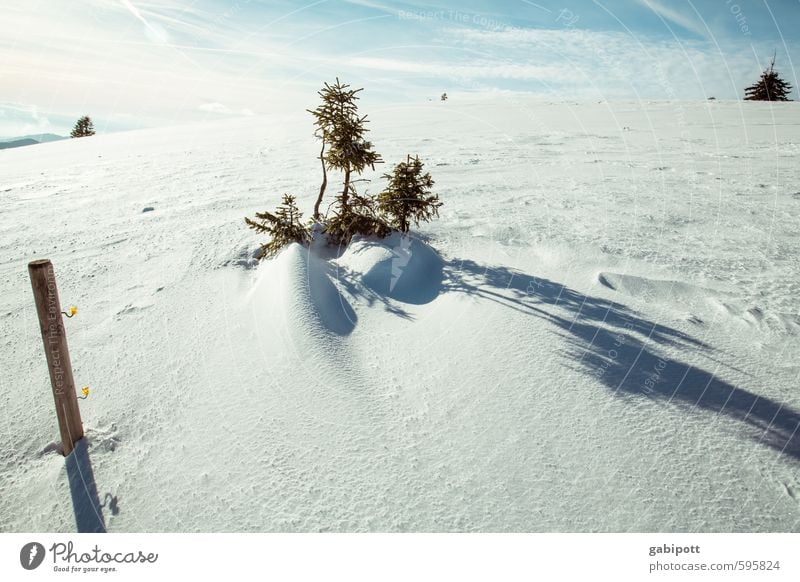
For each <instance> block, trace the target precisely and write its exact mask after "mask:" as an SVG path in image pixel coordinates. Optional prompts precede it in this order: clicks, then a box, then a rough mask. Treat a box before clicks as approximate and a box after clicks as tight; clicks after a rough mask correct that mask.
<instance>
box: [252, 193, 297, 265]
mask: <svg viewBox="0 0 800 582" xmlns="http://www.w3.org/2000/svg"><path fill="white" fill-rule="evenodd" d="M302 217H303V215H302V213H301V212H300V211H299V210H298V209H297V204H295V198H294V196H290V195H289V194H284V195H283V202H282V203H281V205H280V206H278V209H277V210H276V211H275V213H274V214H273V213H271V212H258V213H256V219H257V220H258V221H255V220H250V219H249V218H245V219H244V221H245V222H246V223H247V225H248V226H249V227H250V228H252V229H253V230H255V231H256V232H259V233H264V234H268V235H270V237H272V238H271V240H270V241H269V242H267V243H265V244H263V245H261V250H262V253H261V257H260V258H262V259H266V258H269V257H274V256H275V255H276V254H278V252H279V251H280V250H281V249H282V248H283V247H285V246H286V245H288V244H291V243H294V242H296V243H300V244H301V245H307V244H308V243H309V242H310V240H311V233H310V232H309V230H308V228H307V227H306V226H305V225H304V224H303V223H302V222H301V218H302Z"/></svg>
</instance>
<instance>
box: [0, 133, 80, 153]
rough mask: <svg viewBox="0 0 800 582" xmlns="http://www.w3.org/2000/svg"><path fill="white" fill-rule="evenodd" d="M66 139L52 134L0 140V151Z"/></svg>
mask: <svg viewBox="0 0 800 582" xmlns="http://www.w3.org/2000/svg"><path fill="white" fill-rule="evenodd" d="M61 139H67V138H66V137H65V136H63V135H56V134H54V133H38V134H36V135H23V136H20V137H8V138H0V150H5V149H9V148H19V147H22V146H27V145H34V144H37V143H45V142H48V141H58V140H61Z"/></svg>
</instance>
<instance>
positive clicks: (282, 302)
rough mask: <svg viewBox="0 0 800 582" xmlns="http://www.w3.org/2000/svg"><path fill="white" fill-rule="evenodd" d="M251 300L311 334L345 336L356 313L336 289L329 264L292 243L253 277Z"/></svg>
mask: <svg viewBox="0 0 800 582" xmlns="http://www.w3.org/2000/svg"><path fill="white" fill-rule="evenodd" d="M251 300H252V301H253V302H254V303H261V302H263V304H264V305H263V307H265V308H271V309H272V310H273V311H274V312H275V313H279V314H282V317H283V318H284V321H285V322H286V323H287V324H288V325H289V326H292V327H295V328H299V329H302V330H303V331H305V332H307V333H308V334H309V335H311V336H314V335H315V334H316V333H318V332H323V333H333V334H336V335H347V334H349V333H350V332H351V331H353V328H354V327H355V323H356V320H357V318H356V314H355V312H354V311H353V309H352V307H350V304H349V303H348V301H347V299H345V298H344V297H343V296H342V294H341V293H340V292H339V290H338V289H337V287H336V285H335V284H334V282H333V279H332V277H331V269H330V266H329V265H328V264H327V263H326V262H325V261H324V260H322V259H320V258H318V257H316V256H314V255H313V254H312V253H309V252H308V250H307V249H304V248H303V247H301V246H300V245H299V244H292V245H290V246H288V247H287V248H286V249H284V250H283V252H281V253H280V254H279V255H278V256H277V257H275V258H274V259H273V260H271V261H267V262H265V263H263V264H262V265H261V266H260V267H259V269H258V274H257V276H256V283H255V286H254V288H253V291H252V296H251Z"/></svg>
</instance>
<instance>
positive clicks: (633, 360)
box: [441, 260, 800, 459]
mask: <svg viewBox="0 0 800 582" xmlns="http://www.w3.org/2000/svg"><path fill="white" fill-rule="evenodd" d="M441 292H443V293H447V292H457V293H466V294H469V295H472V296H474V297H478V298H482V299H485V300H489V301H494V302H496V303H499V304H501V305H505V306H506V307H508V308H510V309H514V310H516V311H519V312H521V313H525V314H527V315H530V316H535V317H541V318H543V319H546V320H548V321H550V322H551V323H552V324H553V325H555V326H557V327H558V328H559V329H560V332H561V334H562V335H563V336H564V337H565V338H566V339H567V341H568V345H569V346H570V349H569V353H568V357H569V358H570V362H571V365H572V366H573V367H575V368H577V369H579V370H581V371H583V372H584V373H586V374H588V375H589V376H592V377H594V378H596V379H597V380H599V381H600V382H602V383H603V384H604V385H605V386H606V387H607V388H609V389H610V390H612V393H613V394H614V395H616V396H622V395H629V396H630V395H633V396H637V397H644V398H650V399H656V400H660V401H664V402H668V403H671V404H674V405H677V406H681V407H684V408H686V409H687V410H690V409H699V410H705V411H707V412H712V413H714V414H717V415H725V416H727V417H729V418H734V419H736V420H738V421H740V422H742V423H744V424H746V425H747V428H748V433H749V436H750V437H751V438H753V439H755V440H757V441H758V442H760V443H762V444H764V445H766V446H769V447H771V448H773V449H775V450H777V451H779V452H780V453H782V454H784V455H788V456H790V457H793V458H795V459H800V414H799V413H798V412H797V411H795V410H793V409H791V408H789V407H788V406H786V405H784V404H782V403H780V402H776V401H774V400H771V399H769V398H765V397H763V396H758V395H756V394H753V393H752V392H749V391H747V390H744V389H742V388H738V387H736V386H734V385H732V384H729V383H728V382H725V381H724V380H721V379H720V378H718V377H716V376H715V374H714V373H712V372H709V371H706V370H703V369H700V368H698V367H696V366H690V365H688V364H686V363H684V362H681V361H679V360H677V359H674V358H668V357H665V356H662V355H660V354H659V353H658V351H657V349H658V348H659V347H668V346H675V347H678V348H682V349H691V350H700V351H703V352H704V353H705V354H706V355H707V356H708V357H709V358H710V359H711V360H714V358H713V355H712V354H713V351H714V350H713V349H712V348H711V347H710V346H709V345H708V344H706V343H705V342H702V341H700V340H698V339H695V338H693V337H691V336H690V335H688V334H686V333H684V332H682V331H680V330H677V329H675V328H672V327H669V326H666V325H663V324H660V323H656V322H653V321H650V320H648V319H646V318H644V317H642V316H641V315H640V314H638V313H637V312H635V311H633V310H630V309H628V308H627V307H625V306H623V305H620V304H618V303H615V302H613V301H609V300H608V299H604V298H601V297H593V296H591V295H586V294H583V293H580V292H578V291H575V290H574V289H570V288H569V287H567V286H565V285H562V284H559V283H555V282H553V281H550V280H549V279H545V278H541V277H534V276H532V275H528V274H525V273H522V272H520V271H517V270H514V269H509V268H507V267H498V266H487V265H480V264H478V263H476V262H474V261H470V260H451V261H447V262H446V263H445V267H444V269H443V278H442V282H441Z"/></svg>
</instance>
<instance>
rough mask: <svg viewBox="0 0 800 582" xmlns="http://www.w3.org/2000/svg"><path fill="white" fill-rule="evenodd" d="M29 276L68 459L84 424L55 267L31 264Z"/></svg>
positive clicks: (81, 435) (29, 265)
mask: <svg viewBox="0 0 800 582" xmlns="http://www.w3.org/2000/svg"><path fill="white" fill-rule="evenodd" d="M28 273H29V274H30V277H31V286H32V287H33V298H34V299H35V301H36V312H37V314H38V315H39V326H40V327H41V330H42V340H43V341H44V353H45V356H46V357H47V367H48V368H49V369H50V384H51V385H52V386H53V398H54V399H55V403H56V416H57V417H58V428H59V430H60V431H61V443H62V445H63V447H64V456H67V455H69V454H70V453H71V452H72V449H74V448H75V443H76V442H78V441H79V440H81V439H82V438H83V423H82V422H81V411H80V408H78V397H77V395H76V394H75V381H74V380H73V379H72V364H71V363H70V360H69V349H68V348H67V334H66V332H65V330H64V320H63V319H62V317H61V301H60V300H59V298H58V289H57V288H56V276H55V273H54V272H53V264H52V263H51V262H50V261H49V260H47V259H44V260H41V261H33V262H32V263H28Z"/></svg>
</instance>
